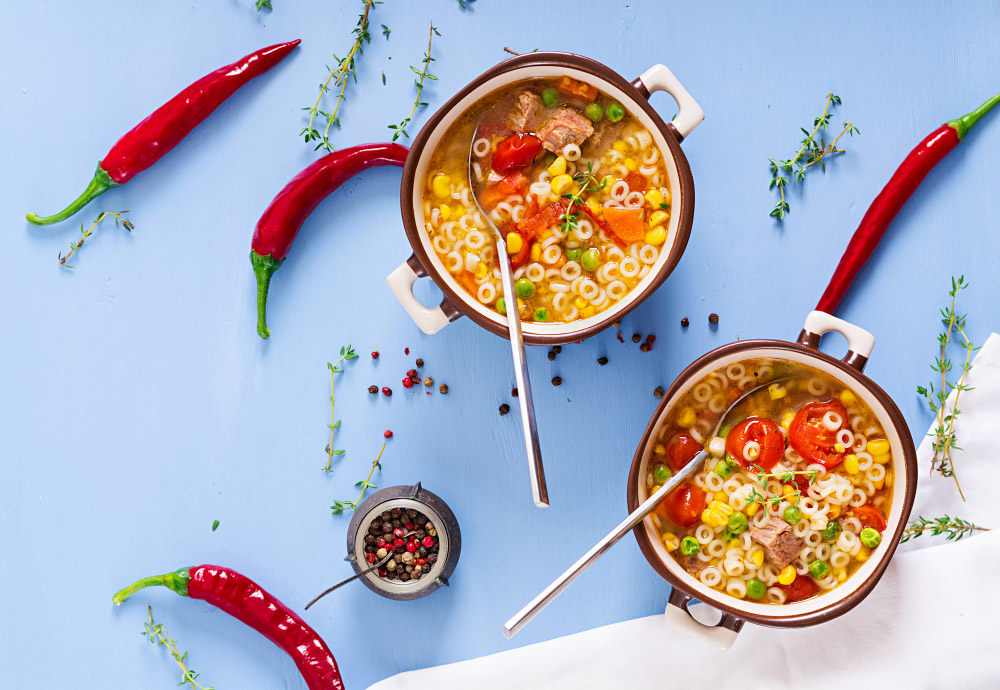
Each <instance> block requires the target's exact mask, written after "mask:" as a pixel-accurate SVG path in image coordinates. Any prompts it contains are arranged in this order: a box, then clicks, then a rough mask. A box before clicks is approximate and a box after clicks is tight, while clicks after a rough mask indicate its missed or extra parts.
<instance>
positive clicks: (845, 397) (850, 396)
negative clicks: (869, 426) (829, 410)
mask: <svg viewBox="0 0 1000 690" xmlns="http://www.w3.org/2000/svg"><path fill="white" fill-rule="evenodd" d="M856 400H857V397H855V395H854V393H852V392H851V391H849V390H847V389H846V388H845V389H844V390H842V391H841V392H840V402H842V403H844V404H845V405H850V404H851V403H852V402H855V401H856Z"/></svg>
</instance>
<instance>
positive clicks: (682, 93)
mask: <svg viewBox="0 0 1000 690" xmlns="http://www.w3.org/2000/svg"><path fill="white" fill-rule="evenodd" d="M632 86H634V87H635V88H637V89H638V90H639V93H641V94H642V95H643V96H644V97H645V98H646V99H648V98H649V97H650V95H651V94H652V93H653V92H654V91H666V92H667V93H669V94H670V95H671V96H673V97H674V100H675V101H677V117H675V118H674V120H673V122H670V123H668V124H667V127H672V128H673V129H674V130H675V131H676V132H677V139H678V140H679V141H684V139H686V138H687V137H688V135H690V134H691V132H693V131H694V128H695V127H697V126H698V125H700V124H701V122H702V120H704V119H705V111H704V110H702V109H701V106H700V105H698V103H697V101H695V100H694V99H693V98H692V97H691V94H689V93H688V92H687V89H685V88H684V87H683V86H681V83H680V82H679V81H677V77H675V76H674V73H673V72H671V71H670V70H669V69H668V68H667V66H666V65H653V66H652V67H650V68H649V69H648V70H646V71H645V72H643V73H642V75H641V76H640V77H639V78H638V79H636V80H635V81H633V82H632Z"/></svg>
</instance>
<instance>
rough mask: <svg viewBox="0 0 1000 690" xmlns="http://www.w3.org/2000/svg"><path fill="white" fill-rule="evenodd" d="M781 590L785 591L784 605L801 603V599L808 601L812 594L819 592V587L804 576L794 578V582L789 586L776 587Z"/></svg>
mask: <svg viewBox="0 0 1000 690" xmlns="http://www.w3.org/2000/svg"><path fill="white" fill-rule="evenodd" d="M778 587H781V588H782V589H783V590H785V603H786V604H791V603H792V602H795V601H802V600H803V599H808V598H809V597H811V596H812V595H813V594H815V593H816V592H818V591H819V587H818V586H817V585H816V583H815V582H813V580H812V578H811V577H807V576H806V575H799V576H798V577H797V578H795V582H793V583H792V584H790V585H778Z"/></svg>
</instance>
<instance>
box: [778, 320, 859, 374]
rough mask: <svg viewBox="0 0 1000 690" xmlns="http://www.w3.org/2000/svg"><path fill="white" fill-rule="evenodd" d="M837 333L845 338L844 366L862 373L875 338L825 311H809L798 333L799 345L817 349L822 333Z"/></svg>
mask: <svg viewBox="0 0 1000 690" xmlns="http://www.w3.org/2000/svg"><path fill="white" fill-rule="evenodd" d="M830 331H837V333H840V334H841V335H842V336H844V337H845V338H847V354H846V355H844V358H843V359H841V360H840V361H842V362H843V363H844V364H846V365H847V366H849V367H854V368H855V369H857V370H858V371H864V370H865V365H866V364H868V358H869V357H870V356H871V354H872V348H874V347H875V336H873V335H872V334H871V333H869V332H868V331H866V330H865V329H863V328H859V327H858V326H855V325H854V324H853V323H848V322H847V321H844V320H843V319H838V318H837V317H836V316H831V315H830V314H827V313H826V312H825V311H811V312H809V316H807V317H806V322H805V325H804V326H803V327H802V332H801V333H799V339H798V341H797V342H798V343H799V345H805V346H806V347H811V348H812V349H814V350H817V349H819V339H820V338H822V337H823V334H824V333H829V332H830Z"/></svg>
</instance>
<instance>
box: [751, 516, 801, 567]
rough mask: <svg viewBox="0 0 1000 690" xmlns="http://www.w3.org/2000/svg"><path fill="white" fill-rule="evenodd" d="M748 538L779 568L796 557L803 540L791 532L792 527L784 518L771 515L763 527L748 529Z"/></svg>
mask: <svg viewBox="0 0 1000 690" xmlns="http://www.w3.org/2000/svg"><path fill="white" fill-rule="evenodd" d="M750 538H751V539H753V540H754V541H755V542H757V543H758V544H760V546H761V548H762V549H764V556H765V557H767V560H769V561H770V562H771V563H773V564H774V565H776V566H777V567H779V568H784V567H785V566H786V565H788V564H789V563H791V562H792V561H794V560H795V559H796V558H798V555H799V554H800V553H802V547H803V546H804V545H805V542H804V541H802V540H801V539H799V538H798V537H796V536H795V535H794V534H792V527H791V525H789V524H788V523H787V522H785V521H784V520H782V519H780V518H777V517H774V516H772V517H771V519H770V520H768V521H767V524H765V525H764V526H763V527H754V528H753V529H752V530H750Z"/></svg>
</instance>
